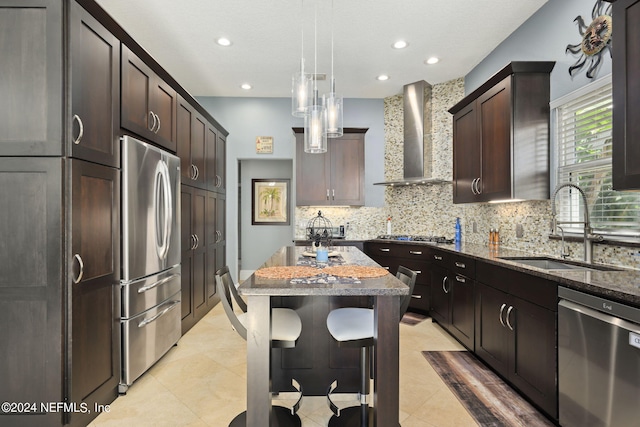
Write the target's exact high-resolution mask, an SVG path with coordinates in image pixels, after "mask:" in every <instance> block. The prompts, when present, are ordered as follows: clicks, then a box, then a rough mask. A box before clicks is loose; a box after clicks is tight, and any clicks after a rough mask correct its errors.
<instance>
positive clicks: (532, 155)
mask: <svg viewBox="0 0 640 427" xmlns="http://www.w3.org/2000/svg"><path fill="white" fill-rule="evenodd" d="M553 66H554V63H553V62H512V63H511V64H509V65H508V66H506V67H505V68H503V69H502V70H500V71H499V72H498V73H496V74H495V75H494V76H493V77H491V79H489V80H488V81H487V82H486V83H485V84H483V85H482V86H481V87H480V88H478V89H477V90H475V91H474V92H472V93H471V94H469V95H468V96H467V97H465V98H464V99H463V100H462V101H460V102H459V103H457V104H456V105H455V106H453V107H452V108H451V109H450V110H449V112H450V113H452V114H453V184H454V187H453V201H454V203H468V202H488V201H493V200H506V199H548V198H549V115H550V113H549V96H550V95H549V73H550V72H551V70H552V69H553Z"/></svg>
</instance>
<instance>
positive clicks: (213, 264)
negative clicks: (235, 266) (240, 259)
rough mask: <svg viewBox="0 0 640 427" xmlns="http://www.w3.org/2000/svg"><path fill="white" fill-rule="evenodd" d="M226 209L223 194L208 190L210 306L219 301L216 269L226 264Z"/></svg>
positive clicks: (207, 230) (208, 283) (207, 226)
mask: <svg viewBox="0 0 640 427" xmlns="http://www.w3.org/2000/svg"><path fill="white" fill-rule="evenodd" d="M225 209H226V201H225V196H224V195H223V194H218V193H214V192H211V191H209V192H207V224H206V232H207V273H206V274H207V279H206V287H207V304H208V305H209V307H213V305H215V304H217V303H218V298H217V292H216V280H215V275H216V271H218V270H219V269H220V268H222V267H224V266H225V256H224V253H225V249H226V237H225Z"/></svg>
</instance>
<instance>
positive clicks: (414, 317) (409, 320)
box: [400, 311, 429, 326]
mask: <svg viewBox="0 0 640 427" xmlns="http://www.w3.org/2000/svg"><path fill="white" fill-rule="evenodd" d="M428 317H429V316H426V315H424V314H419V313H412V312H410V311H409V312H406V313H405V314H404V316H402V319H400V322H401V323H403V324H405V325H409V326H415V325H417V324H418V323H420V322H422V321H423V320H425V319H427V318H428Z"/></svg>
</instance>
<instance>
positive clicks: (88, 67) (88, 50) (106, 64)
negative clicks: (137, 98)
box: [68, 2, 120, 167]
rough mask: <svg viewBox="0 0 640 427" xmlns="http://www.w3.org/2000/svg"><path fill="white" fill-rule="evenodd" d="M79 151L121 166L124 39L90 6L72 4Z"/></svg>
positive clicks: (74, 130)
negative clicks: (118, 36)
mask: <svg viewBox="0 0 640 427" xmlns="http://www.w3.org/2000/svg"><path fill="white" fill-rule="evenodd" d="M70 26H71V37H70V40H71V115H72V116H71V123H70V125H69V126H70V129H71V135H70V136H69V138H68V139H69V141H68V144H69V145H70V147H71V148H70V150H69V152H70V153H71V155H72V156H73V157H76V158H80V159H84V160H89V161H92V162H94V163H101V164H104V165H107V166H114V167H119V166H120V156H119V153H120V150H119V145H120V141H119V139H118V138H119V134H120V132H119V131H120V41H119V40H118V39H117V38H116V37H115V36H114V35H113V34H111V33H110V32H109V31H107V30H106V29H105V28H104V27H103V26H102V25H101V24H100V23H99V22H98V21H97V20H96V19H95V18H93V17H92V16H91V15H90V14H89V13H88V12H87V11H86V10H85V9H83V8H82V7H80V6H79V5H78V4H77V3H75V2H73V3H72V7H71V20H70Z"/></svg>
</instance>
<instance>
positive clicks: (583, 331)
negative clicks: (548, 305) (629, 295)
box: [558, 287, 640, 427]
mask: <svg viewBox="0 0 640 427" xmlns="http://www.w3.org/2000/svg"><path fill="white" fill-rule="evenodd" d="M558 296H559V297H560V298H561V300H560V303H559V304H558V386H559V392H560V398H559V409H560V411H559V412H560V425H562V426H563V427H572V426H580V427H584V426H589V427H597V426H612V427H613V426H620V427H623V426H624V427H626V426H632V425H639V424H640V309H637V308H633V307H630V306H627V305H623V304H618V303H615V302H612V301H609V300H606V299H603V298H599V297H596V296H593V295H589V294H585V293H582V292H578V291H575V290H573V289H568V288H564V287H559V288H558Z"/></svg>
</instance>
